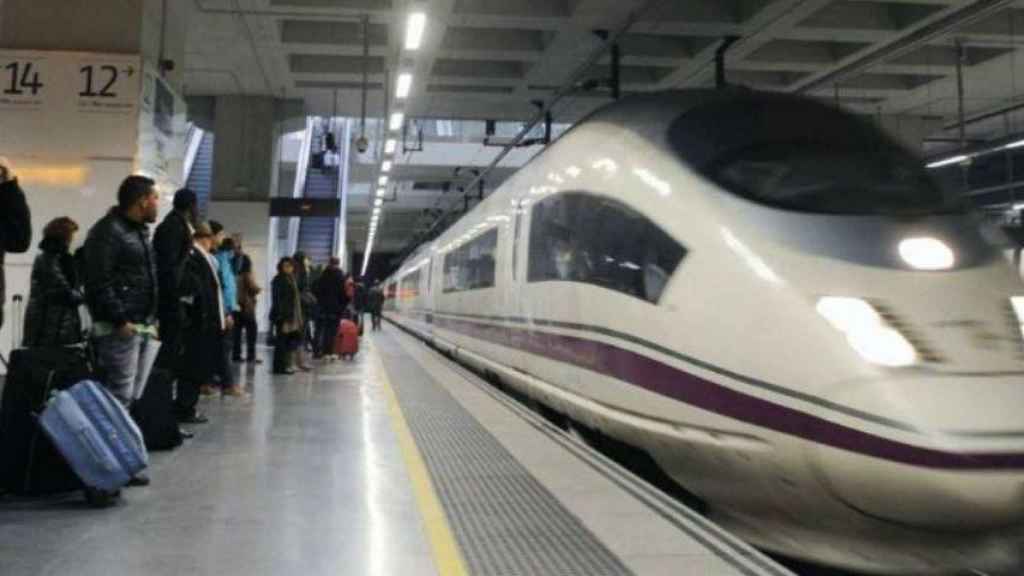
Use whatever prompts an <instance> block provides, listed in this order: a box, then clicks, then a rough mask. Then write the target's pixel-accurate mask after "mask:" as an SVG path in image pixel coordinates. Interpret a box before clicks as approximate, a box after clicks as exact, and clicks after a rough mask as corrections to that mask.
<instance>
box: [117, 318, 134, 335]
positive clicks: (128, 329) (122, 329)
mask: <svg viewBox="0 0 1024 576" xmlns="http://www.w3.org/2000/svg"><path fill="white" fill-rule="evenodd" d="M117 335H118V336H120V337H121V338H131V337H132V336H135V327H134V326H132V325H131V324H130V323H128V322H125V323H124V324H121V325H120V326H118V327H117Z"/></svg>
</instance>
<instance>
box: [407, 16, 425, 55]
mask: <svg viewBox="0 0 1024 576" xmlns="http://www.w3.org/2000/svg"><path fill="white" fill-rule="evenodd" d="M426 29H427V15H426V14H424V13H423V12H413V13H412V14H409V20H408V21H407V22H406V26H405V49H406V50H419V49H420V46H421V45H422V44H423V32H424V31H425V30H426Z"/></svg>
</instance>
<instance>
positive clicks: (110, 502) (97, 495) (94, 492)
mask: <svg viewBox="0 0 1024 576" xmlns="http://www.w3.org/2000/svg"><path fill="white" fill-rule="evenodd" d="M120 498H121V491H120V490H115V491H113V492H108V491H106V490H99V489H97V488H86V489H85V501H86V503H87V504H89V506H91V507H93V508H110V507H111V506H115V505H116V504H117V502H118V500H120Z"/></svg>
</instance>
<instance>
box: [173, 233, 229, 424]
mask: <svg viewBox="0 0 1024 576" xmlns="http://www.w3.org/2000/svg"><path fill="white" fill-rule="evenodd" d="M215 242H216V241H215V240H214V235H213V231H212V230H211V229H210V226H209V224H206V223H200V224H198V225H197V226H196V231H195V234H194V241H193V245H192V250H191V252H189V255H188V258H187V259H186V260H185V266H184V269H183V270H182V274H181V284H180V291H179V297H180V299H181V304H182V308H183V310H184V311H185V314H184V322H183V324H182V328H183V330H182V334H183V337H182V342H183V345H184V354H183V361H182V365H181V379H180V380H179V381H178V397H177V398H176V400H175V410H176V412H177V416H178V421H179V422H181V423H182V424H203V423H205V422H207V421H208V420H207V418H206V416H204V415H203V414H202V413H200V412H199V411H198V410H197V409H196V406H197V405H198V404H199V395H200V390H201V387H202V386H203V385H205V384H207V383H208V382H209V381H210V378H212V377H213V374H214V373H215V372H216V371H217V370H219V369H220V363H221V361H222V359H221V356H222V354H221V351H222V350H221V345H220V342H222V341H223V338H224V328H225V323H224V321H225V317H226V313H225V308H224V301H223V296H222V293H221V287H220V280H219V279H218V274H217V262H216V260H214V258H213V255H212V254H211V251H212V250H213V247H214V243H215Z"/></svg>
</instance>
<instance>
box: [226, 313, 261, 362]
mask: <svg viewBox="0 0 1024 576" xmlns="http://www.w3.org/2000/svg"><path fill="white" fill-rule="evenodd" d="M258 330H259V327H258V326H257V325H256V315H255V314H246V313H244V312H235V330H234V342H233V345H232V356H233V357H234V359H235V360H241V359H242V332H243V331H244V332H245V350H246V355H245V357H246V358H247V359H248V360H255V359H256V334H257V332H258Z"/></svg>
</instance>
